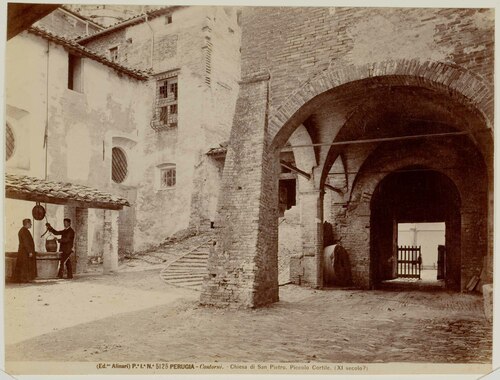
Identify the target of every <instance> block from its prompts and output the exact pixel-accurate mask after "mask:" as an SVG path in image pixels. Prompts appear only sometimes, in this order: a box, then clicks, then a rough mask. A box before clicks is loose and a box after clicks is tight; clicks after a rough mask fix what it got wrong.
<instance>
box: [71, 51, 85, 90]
mask: <svg viewBox="0 0 500 380" xmlns="http://www.w3.org/2000/svg"><path fill="white" fill-rule="evenodd" d="M68 89H70V90H73V91H78V92H82V90H83V86H82V58H81V57H78V56H76V55H73V54H68Z"/></svg>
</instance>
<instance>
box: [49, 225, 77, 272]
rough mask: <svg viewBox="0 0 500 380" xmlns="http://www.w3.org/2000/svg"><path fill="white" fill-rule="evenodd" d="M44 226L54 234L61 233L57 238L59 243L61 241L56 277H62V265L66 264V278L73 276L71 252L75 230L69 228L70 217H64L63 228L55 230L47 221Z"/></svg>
mask: <svg viewBox="0 0 500 380" xmlns="http://www.w3.org/2000/svg"><path fill="white" fill-rule="evenodd" d="M45 226H46V227H47V228H48V230H49V231H50V232H52V233H53V234H54V235H61V238H60V239H59V243H61V245H60V247H59V250H60V251H61V252H62V254H61V261H60V264H59V273H58V274H57V277H59V278H63V274H64V265H66V270H67V272H68V278H73V269H72V267H71V260H70V256H71V252H73V242H74V240H75V231H74V230H73V228H71V219H68V218H65V219H64V230H62V231H56V230H55V229H53V228H52V226H51V225H50V224H49V223H46V224H45Z"/></svg>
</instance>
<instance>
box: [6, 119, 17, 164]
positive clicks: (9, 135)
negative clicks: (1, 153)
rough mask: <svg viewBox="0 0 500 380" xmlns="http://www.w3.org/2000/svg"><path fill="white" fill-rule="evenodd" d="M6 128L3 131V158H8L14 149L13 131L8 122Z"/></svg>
mask: <svg viewBox="0 0 500 380" xmlns="http://www.w3.org/2000/svg"><path fill="white" fill-rule="evenodd" d="M6 127H7V130H6V132H5V160H9V159H10V158H11V157H12V155H13V154H14V149H15V147H16V140H15V138H14V132H13V131H12V128H11V127H10V125H9V124H6Z"/></svg>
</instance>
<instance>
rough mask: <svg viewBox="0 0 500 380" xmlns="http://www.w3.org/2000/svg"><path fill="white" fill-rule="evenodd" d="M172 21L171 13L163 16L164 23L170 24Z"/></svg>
mask: <svg viewBox="0 0 500 380" xmlns="http://www.w3.org/2000/svg"><path fill="white" fill-rule="evenodd" d="M171 23H172V15H168V16H165V24H171Z"/></svg>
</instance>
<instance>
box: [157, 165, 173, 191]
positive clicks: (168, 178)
mask: <svg viewBox="0 0 500 380" xmlns="http://www.w3.org/2000/svg"><path fill="white" fill-rule="evenodd" d="M175 176H176V172H175V166H169V167H164V168H161V169H160V187H161V188H163V189H165V188H169V187H174V186H175V179H176V178H175Z"/></svg>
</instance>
